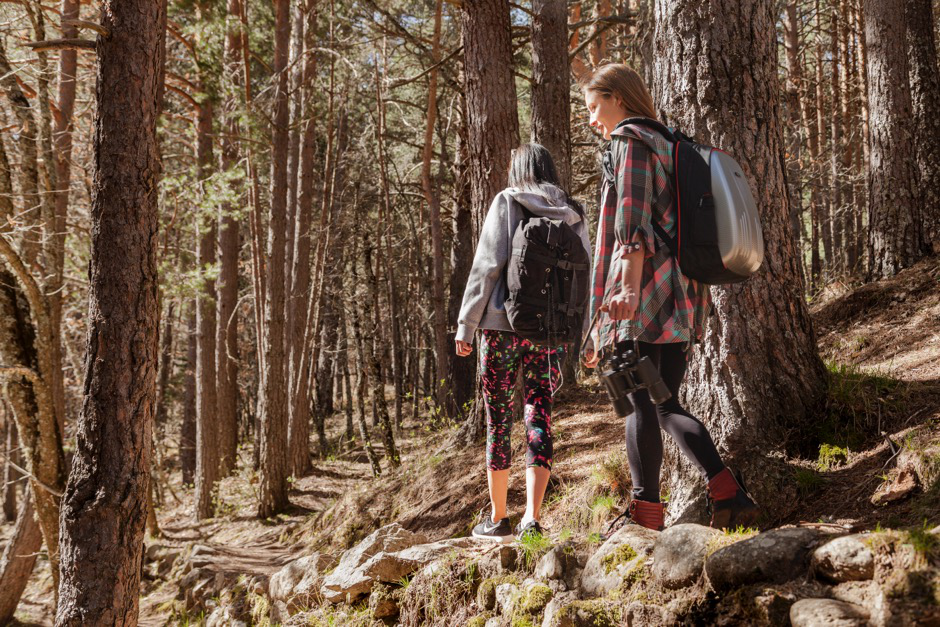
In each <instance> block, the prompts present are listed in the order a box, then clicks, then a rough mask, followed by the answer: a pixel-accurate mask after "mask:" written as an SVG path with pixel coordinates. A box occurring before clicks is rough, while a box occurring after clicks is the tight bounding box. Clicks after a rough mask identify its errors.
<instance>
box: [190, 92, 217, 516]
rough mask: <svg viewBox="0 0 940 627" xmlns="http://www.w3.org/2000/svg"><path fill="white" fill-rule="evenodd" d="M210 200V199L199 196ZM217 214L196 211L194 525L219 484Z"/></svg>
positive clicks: (202, 165) (205, 122)
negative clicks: (216, 362)
mask: <svg viewBox="0 0 940 627" xmlns="http://www.w3.org/2000/svg"><path fill="white" fill-rule="evenodd" d="M213 117H214V116H213V106H212V101H211V100H209V97H208V96H207V97H205V98H204V99H203V101H202V102H201V103H200V104H199V106H198V107H197V109H196V162H197V164H198V168H199V179H200V186H202V187H204V186H205V185H206V184H207V183H206V179H207V178H208V177H209V176H210V174H211V168H212V163H213V154H212V153H213V151H212V120H213ZM202 197H203V198H204V199H208V198H209V195H208V194H203V195H202ZM215 221H216V215H215V212H214V211H211V209H210V208H209V207H207V206H202V207H199V208H198V209H197V212H196V236H197V238H198V240H199V258H198V261H197V271H198V273H199V278H200V284H199V290H198V292H197V293H196V327H197V328H198V330H199V332H198V334H197V335H196V492H195V495H194V506H195V508H194V512H193V513H194V515H195V518H196V520H201V519H203V518H211V517H212V516H213V515H214V514H215V493H216V492H215V491H216V486H215V484H216V482H217V481H218V480H219V425H218V415H217V413H216V411H217V409H218V394H217V390H216V387H215V386H216V372H215V361H216V345H215V335H216V307H215V281H214V280H212V279H211V278H210V277H211V276H212V272H211V268H212V266H214V265H215V260H216V257H215V240H216V229H215Z"/></svg>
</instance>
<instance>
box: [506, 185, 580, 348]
mask: <svg viewBox="0 0 940 627" xmlns="http://www.w3.org/2000/svg"><path fill="white" fill-rule="evenodd" d="M513 202H515V201H513ZM516 204H518V205H519V207H521V209H522V215H523V216H524V217H523V219H522V221H521V222H520V223H519V225H518V226H517V227H516V230H515V231H514V232H513V234H512V255H511V256H510V258H509V263H508V264H507V266H506V286H507V287H508V289H509V297H508V298H507V299H506V315H507V316H508V317H509V324H510V325H511V326H512V329H513V331H515V332H516V334H517V335H519V336H520V337H522V338H523V339H526V340H529V341H530V342H533V343H536V344H565V343H568V342H577V341H578V337H579V336H580V333H581V328H582V324H583V321H584V311H585V306H586V304H587V298H588V290H589V288H590V279H589V278H588V274H589V272H590V268H589V257H588V252H587V251H586V250H584V245H583V244H582V242H581V237H580V236H578V234H577V233H575V231H574V229H573V228H571V226H570V225H569V224H567V223H566V222H564V221H563V220H552V219H550V218H545V217H541V216H536V215H535V214H533V213H532V212H531V211H529V210H528V209H526V208H525V207H524V206H523V205H521V204H520V203H516Z"/></svg>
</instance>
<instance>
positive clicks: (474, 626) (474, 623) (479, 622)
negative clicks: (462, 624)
mask: <svg viewBox="0 0 940 627" xmlns="http://www.w3.org/2000/svg"><path fill="white" fill-rule="evenodd" d="M489 617H490V615H489V613H486V614H480V615H479V616H474V617H473V618H471V619H470V620H468V621H467V627H484V626H485V625H486V620H487V619H488V618H489Z"/></svg>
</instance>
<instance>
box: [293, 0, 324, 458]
mask: <svg viewBox="0 0 940 627" xmlns="http://www.w3.org/2000/svg"><path fill="white" fill-rule="evenodd" d="M305 18H306V23H305V26H304V47H305V48H306V50H307V54H306V56H305V57H304V66H303V108H302V118H303V120H302V123H301V124H302V128H303V133H302V138H301V147H300V196H299V198H298V201H297V233H296V235H295V239H294V255H293V264H294V265H293V268H292V270H291V277H292V278H291V291H290V295H289V298H290V300H289V303H290V306H289V310H290V312H289V315H288V320H289V321H290V324H291V325H292V326H291V329H290V337H291V338H293V339H294V341H292V342H290V345H291V351H290V358H291V363H290V381H291V404H290V421H289V422H290V435H289V436H288V439H289V440H290V454H291V469H292V472H293V473H294V475H296V476H301V475H304V474H306V473H307V472H308V471H309V470H310V394H309V388H308V386H307V385H306V383H304V384H303V385H301V384H299V382H301V381H303V382H306V381H307V379H308V378H309V373H310V366H309V360H303V359H302V357H303V351H304V349H305V347H304V343H303V341H297V340H302V338H303V337H304V331H305V329H306V320H307V314H308V310H309V309H310V308H311V307H313V302H312V299H311V284H310V238H311V232H310V230H311V225H312V224H313V207H314V203H315V202H316V181H315V179H314V174H315V167H316V149H317V137H316V119H315V117H314V114H315V109H314V98H315V95H316V94H317V93H318V92H317V88H316V82H315V81H316V73H317V57H316V55H315V54H314V49H315V48H316V44H317V40H316V35H317V5H316V1H315V0H307V2H306V7H305Z"/></svg>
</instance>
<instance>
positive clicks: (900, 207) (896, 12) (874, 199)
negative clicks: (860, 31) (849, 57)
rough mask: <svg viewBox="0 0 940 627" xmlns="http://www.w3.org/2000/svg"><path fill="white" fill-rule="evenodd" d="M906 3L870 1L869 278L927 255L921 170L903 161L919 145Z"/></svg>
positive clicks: (895, 270) (867, 21) (867, 15)
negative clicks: (920, 202) (922, 208)
mask: <svg viewBox="0 0 940 627" xmlns="http://www.w3.org/2000/svg"><path fill="white" fill-rule="evenodd" d="M904 8H905V3H904V2H903V1H902V0H892V1H890V2H885V1H882V0H866V2H865V41H866V43H867V46H868V106H869V115H870V128H869V133H870V135H869V155H870V158H871V163H870V165H869V170H868V225H869V231H868V259H869V269H868V275H869V279H880V278H885V277H889V276H893V275H895V274H897V273H898V272H899V271H900V270H902V269H903V268H907V267H909V266H911V265H913V264H914V263H915V262H916V261H917V260H919V259H920V258H921V257H923V256H924V254H925V252H926V245H925V243H924V232H923V226H924V225H923V216H922V214H921V211H920V210H919V207H918V203H919V201H920V195H919V190H918V175H919V173H918V168H917V164H916V163H915V160H914V159H909V158H903V155H908V154H909V153H910V151H911V149H912V147H914V146H915V145H916V143H917V140H918V138H917V135H916V132H917V128H916V125H915V122H914V118H913V113H914V112H913V104H912V101H911V82H910V64H909V62H908V39H907V19H906V17H905V10H904Z"/></svg>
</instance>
